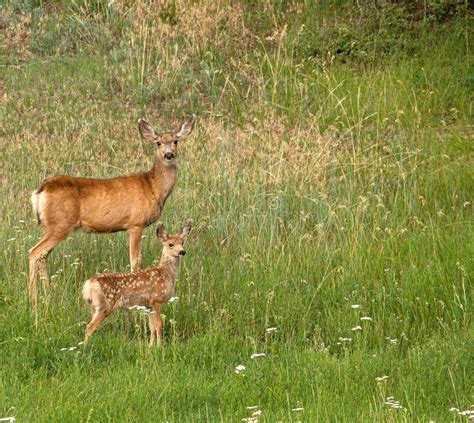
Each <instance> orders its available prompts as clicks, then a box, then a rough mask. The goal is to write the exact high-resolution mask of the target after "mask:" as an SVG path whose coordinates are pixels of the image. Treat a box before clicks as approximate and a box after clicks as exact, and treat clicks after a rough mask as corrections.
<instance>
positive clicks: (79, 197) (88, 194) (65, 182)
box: [29, 115, 195, 308]
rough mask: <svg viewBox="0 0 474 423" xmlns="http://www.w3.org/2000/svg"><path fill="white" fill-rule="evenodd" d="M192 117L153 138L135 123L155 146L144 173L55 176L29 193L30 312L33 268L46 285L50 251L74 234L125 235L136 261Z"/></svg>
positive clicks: (33, 295)
mask: <svg viewBox="0 0 474 423" xmlns="http://www.w3.org/2000/svg"><path fill="white" fill-rule="evenodd" d="M194 122H195V116H194V115H193V116H192V117H190V118H189V119H187V120H186V122H185V123H184V124H183V125H182V126H181V129H180V130H179V131H176V132H170V133H166V134H163V135H158V134H157V133H156V132H155V130H154V129H153V128H152V127H151V126H150V125H149V124H148V123H147V122H145V121H144V120H143V119H140V120H139V122H138V129H139V131H140V134H141V135H142V137H143V138H144V139H145V140H147V141H152V142H154V143H155V144H156V153H155V161H154V164H153V167H152V168H151V170H149V171H148V172H144V173H139V174H135V175H128V176H120V177H117V178H112V179H93V178H76V177H70V176H55V177H52V178H48V179H45V180H44V181H43V183H42V184H41V186H40V187H39V188H38V189H37V190H36V191H34V192H33V194H32V196H31V202H32V204H33V210H34V212H35V214H36V217H37V220H38V223H39V224H41V225H42V226H43V227H44V236H43V238H42V239H41V241H39V242H38V243H37V244H36V245H35V246H34V247H33V248H32V249H31V250H30V252H29V265H30V289H29V291H30V297H31V299H32V302H33V305H34V306H35V308H36V304H37V291H36V268H37V265H38V264H39V272H40V276H41V277H42V279H44V283H45V284H46V281H47V277H48V271H47V260H48V255H49V253H50V252H51V250H52V249H53V248H54V247H55V246H56V245H57V244H59V243H60V242H61V241H62V240H64V239H66V237H67V236H68V235H69V234H70V233H71V232H72V231H74V230H78V229H81V230H83V231H84V232H96V233H104V232H117V231H125V230H128V231H129V234H130V265H131V270H132V271H134V270H136V269H138V268H139V266H140V262H141V236H142V232H143V229H144V228H145V227H147V226H149V225H151V224H152V223H154V222H156V221H157V220H158V219H159V218H160V215H161V212H162V211H163V207H164V205H165V201H166V199H167V198H168V196H169V195H170V193H171V191H172V190H173V187H174V185H175V183H176V175H177V167H176V157H177V145H178V141H180V140H182V139H184V138H186V137H187V136H189V134H190V133H191V131H192V129H193V127H194Z"/></svg>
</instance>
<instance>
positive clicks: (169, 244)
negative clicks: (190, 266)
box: [156, 219, 193, 257]
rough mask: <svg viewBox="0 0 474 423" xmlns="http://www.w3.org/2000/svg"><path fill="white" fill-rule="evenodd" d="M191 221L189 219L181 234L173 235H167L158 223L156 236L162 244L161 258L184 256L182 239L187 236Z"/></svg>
mask: <svg viewBox="0 0 474 423" xmlns="http://www.w3.org/2000/svg"><path fill="white" fill-rule="evenodd" d="M192 224H193V221H192V220H191V219H190V220H189V221H188V223H186V225H185V226H184V228H183V230H182V231H181V232H178V233H177V234H175V235H168V234H167V233H166V230H165V227H164V226H163V224H162V223H158V227H157V228H156V236H157V237H158V238H159V239H160V241H161V242H162V243H163V252H162V255H163V256H168V257H180V256H184V255H185V254H186V250H185V249H184V238H186V237H187V236H188V235H189V232H190V231H191V226H192Z"/></svg>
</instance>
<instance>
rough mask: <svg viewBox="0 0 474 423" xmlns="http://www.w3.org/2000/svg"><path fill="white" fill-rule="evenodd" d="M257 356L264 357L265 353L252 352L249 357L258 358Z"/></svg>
mask: <svg viewBox="0 0 474 423" xmlns="http://www.w3.org/2000/svg"><path fill="white" fill-rule="evenodd" d="M259 357H266V354H265V353H254V354H252V355H251V356H250V358H259Z"/></svg>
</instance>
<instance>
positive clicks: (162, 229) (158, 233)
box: [156, 223, 167, 242]
mask: <svg viewBox="0 0 474 423" xmlns="http://www.w3.org/2000/svg"><path fill="white" fill-rule="evenodd" d="M156 236H157V237H158V238H160V240H161V241H163V242H165V241H166V238H167V235H166V231H165V227H164V226H163V223H158V226H157V227H156Z"/></svg>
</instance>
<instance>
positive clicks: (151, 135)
mask: <svg viewBox="0 0 474 423" xmlns="http://www.w3.org/2000/svg"><path fill="white" fill-rule="evenodd" d="M138 130H139V131H140V134H141V136H142V137H143V138H144V139H146V140H147V141H155V140H156V139H157V138H158V135H157V134H156V132H155V130H154V129H153V128H152V127H151V126H150V125H149V124H148V122H147V121H146V120H144V119H140V120H139V121H138Z"/></svg>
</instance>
